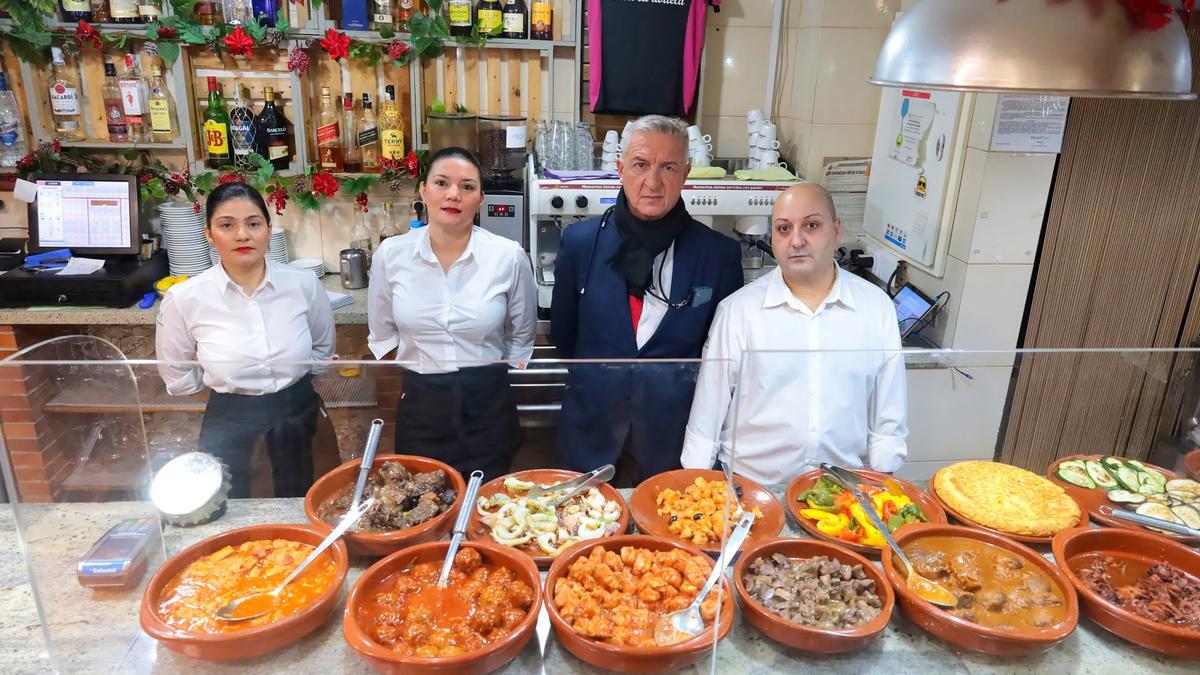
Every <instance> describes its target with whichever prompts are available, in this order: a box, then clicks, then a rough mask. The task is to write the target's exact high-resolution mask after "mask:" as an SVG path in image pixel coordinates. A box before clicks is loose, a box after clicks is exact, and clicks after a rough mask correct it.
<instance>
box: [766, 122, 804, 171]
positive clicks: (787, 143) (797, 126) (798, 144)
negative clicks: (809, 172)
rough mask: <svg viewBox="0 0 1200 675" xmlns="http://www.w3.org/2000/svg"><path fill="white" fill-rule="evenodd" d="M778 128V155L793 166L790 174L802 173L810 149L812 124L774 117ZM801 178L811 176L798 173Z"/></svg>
mask: <svg viewBox="0 0 1200 675" xmlns="http://www.w3.org/2000/svg"><path fill="white" fill-rule="evenodd" d="M775 124H776V126H777V127H778V132H777V133H778V135H779V154H780V155H781V156H783V157H784V158H786V159H787V161H788V163H789V164H794V165H795V166H793V167H792V173H797V172H803V167H804V160H805V159H806V158H807V157H808V151H809V149H810V148H811V147H812V134H813V128H812V123H811V122H808V121H805V120H801V119H796V118H794V117H776V118H775ZM797 175H799V176H800V177H801V178H807V179H811V178H812V177H811V176H805V175H802V173H798V174H797Z"/></svg>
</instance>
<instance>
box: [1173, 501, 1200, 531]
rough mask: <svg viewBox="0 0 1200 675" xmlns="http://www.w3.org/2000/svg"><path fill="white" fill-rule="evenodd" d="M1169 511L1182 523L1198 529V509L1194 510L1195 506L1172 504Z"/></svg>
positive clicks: (1199, 517)
mask: <svg viewBox="0 0 1200 675" xmlns="http://www.w3.org/2000/svg"><path fill="white" fill-rule="evenodd" d="M1171 513H1173V514H1175V517H1176V518H1179V519H1180V520H1182V521H1183V524H1184V525H1187V526H1188V527H1190V528H1192V529H1193V530H1200V511H1198V510H1196V507H1194V506H1188V505H1186V504H1184V505H1182V506H1172V507H1171Z"/></svg>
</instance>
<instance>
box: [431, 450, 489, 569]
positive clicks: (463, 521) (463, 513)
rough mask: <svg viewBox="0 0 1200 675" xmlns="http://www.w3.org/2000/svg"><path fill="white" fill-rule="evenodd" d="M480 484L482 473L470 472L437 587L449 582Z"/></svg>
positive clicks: (473, 509)
mask: <svg viewBox="0 0 1200 675" xmlns="http://www.w3.org/2000/svg"><path fill="white" fill-rule="evenodd" d="M482 483H483V472H482V471H479V470H475V471H472V472H471V479H470V480H469V481H467V492H466V493H465V494H464V495H463V501H462V506H461V507H459V509H458V518H457V519H455V521H454V536H453V537H451V538H450V548H448V549H446V559H445V560H443V561H442V573H441V574H439V575H438V583H437V585H438V586H442V587H445V585H446V583H447V582H448V581H449V580H450V570H451V569H453V568H454V556H455V555H457V554H458V547H459V546H460V545H461V544H462V540H463V535H465V534H466V533H467V523H468V522H470V520H471V513H473V512H474V511H475V498H476V497H477V496H478V495H479V486H480V485H481V484H482Z"/></svg>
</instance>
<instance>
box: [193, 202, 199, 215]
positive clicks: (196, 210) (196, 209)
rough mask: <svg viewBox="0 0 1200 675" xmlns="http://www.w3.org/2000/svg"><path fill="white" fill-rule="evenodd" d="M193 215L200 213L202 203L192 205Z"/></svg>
mask: <svg viewBox="0 0 1200 675" xmlns="http://www.w3.org/2000/svg"><path fill="white" fill-rule="evenodd" d="M192 213H200V202H195V203H193V204H192Z"/></svg>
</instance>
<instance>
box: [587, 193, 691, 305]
mask: <svg viewBox="0 0 1200 675" xmlns="http://www.w3.org/2000/svg"><path fill="white" fill-rule="evenodd" d="M612 220H613V222H614V223H616V224H617V231H618V232H620V233H621V243H620V245H619V246H617V251H616V252H615V253H613V254H612V256H611V257H610V258H608V259H607V260H605V261H604V262H605V263H607V264H608V265H610V266H611V267H612V268H613V269H614V270H616V271H617V274H620V275H621V276H622V277H624V278H625V285H626V286H627V287H628V289H629V294H630V295H632V296H635V297H638V298H641V297H643V296H645V294H646V288H648V287H649V286H650V285H651V279H650V275H651V273H652V272H653V270H654V259H655V258H657V257H658V256H659V255H661V254H662V253H663V252H664V251H666V250H667V249H668V248H670V247H671V244H672V243H674V242H675V238H676V237H678V236H679V233H680V232H683V229H684V228H685V227H687V226H688V225H689V224H691V222H692V217H691V216H690V215H688V212H687V209H685V208H683V200H682V199H680V200H679V201H678V202H676V203H675V206H674V207H672V208H671V210H670V211H667V213H666V214H665V215H664V216H663V217H662V218H659V219H658V220H641V219H639V218H638V217H637V216H635V215H633V213H632V212H631V211H630V210H629V203H628V202H627V201H626V200H625V191H624V190H621V192H620V193H619V194H618V195H617V204H616V206H615V207H614V208H613V217H612ZM659 292H662V289H659Z"/></svg>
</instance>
